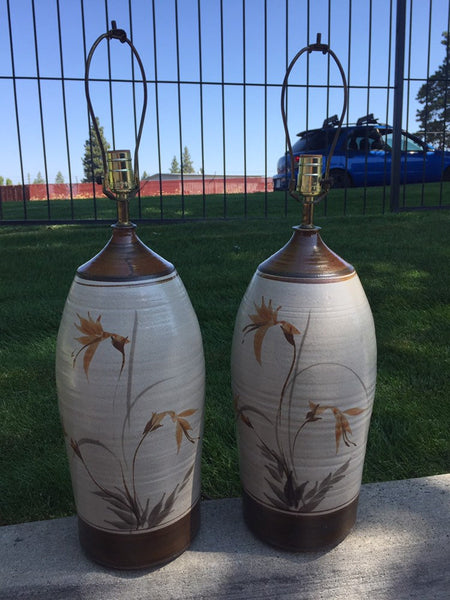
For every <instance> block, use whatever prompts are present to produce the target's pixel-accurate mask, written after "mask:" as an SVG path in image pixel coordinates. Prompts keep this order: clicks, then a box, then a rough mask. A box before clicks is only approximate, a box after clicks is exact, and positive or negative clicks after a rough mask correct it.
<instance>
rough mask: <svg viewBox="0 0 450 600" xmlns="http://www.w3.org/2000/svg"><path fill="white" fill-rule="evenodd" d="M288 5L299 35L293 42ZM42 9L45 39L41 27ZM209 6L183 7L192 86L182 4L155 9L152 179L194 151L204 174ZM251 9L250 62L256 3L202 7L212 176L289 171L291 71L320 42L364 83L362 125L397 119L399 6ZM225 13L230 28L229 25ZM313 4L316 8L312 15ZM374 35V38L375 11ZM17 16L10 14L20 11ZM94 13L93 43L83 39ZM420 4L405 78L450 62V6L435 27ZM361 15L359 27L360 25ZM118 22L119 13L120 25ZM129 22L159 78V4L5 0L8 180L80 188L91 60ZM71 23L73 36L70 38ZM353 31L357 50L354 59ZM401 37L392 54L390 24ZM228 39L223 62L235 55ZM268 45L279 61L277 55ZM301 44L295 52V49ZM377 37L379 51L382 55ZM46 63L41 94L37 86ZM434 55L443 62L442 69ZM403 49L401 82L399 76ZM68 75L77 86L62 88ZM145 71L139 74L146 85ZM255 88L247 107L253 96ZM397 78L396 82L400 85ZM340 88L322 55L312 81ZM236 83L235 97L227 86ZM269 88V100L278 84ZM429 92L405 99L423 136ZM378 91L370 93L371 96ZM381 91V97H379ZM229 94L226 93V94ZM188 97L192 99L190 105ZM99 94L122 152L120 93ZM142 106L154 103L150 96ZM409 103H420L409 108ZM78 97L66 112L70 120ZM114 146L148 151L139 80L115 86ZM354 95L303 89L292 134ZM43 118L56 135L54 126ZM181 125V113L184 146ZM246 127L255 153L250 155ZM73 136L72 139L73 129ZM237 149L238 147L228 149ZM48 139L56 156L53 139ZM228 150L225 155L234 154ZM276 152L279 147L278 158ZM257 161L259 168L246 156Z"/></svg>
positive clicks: (297, 95)
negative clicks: (285, 85)
mask: <svg viewBox="0 0 450 600" xmlns="http://www.w3.org/2000/svg"><path fill="white" fill-rule="evenodd" d="M286 4H287V7H288V15H287V16H288V31H287V38H286ZM33 5H34V12H35V22H36V40H35V35H34V28H33ZM198 5H199V3H198V0H178V2H177V9H178V12H177V17H178V28H179V30H178V31H179V39H178V55H179V75H180V79H181V80H182V81H183V82H186V83H183V84H182V85H181V86H180V87H179V88H178V86H177V84H176V80H177V77H178V64H177V43H176V30H175V6H176V4H175V0H154V8H155V28H156V46H157V75H158V80H159V81H160V83H159V84H158V100H159V102H158V109H159V130H160V158H159V155H158V138H157V129H156V98H155V85H154V84H153V83H149V86H148V92H149V103H148V110H147V117H146V122H145V127H144V135H143V138H142V143H141V151H140V168H141V173H142V172H143V171H144V170H145V171H146V172H147V173H148V174H153V173H156V172H158V171H159V160H160V163H161V171H162V172H167V171H168V170H169V167H170V163H171V160H172V157H173V156H174V155H177V156H178V157H179V153H180V143H181V145H182V146H188V148H189V151H190V154H191V158H192V159H193V162H194V167H195V169H196V170H199V169H200V167H202V148H201V114H200V87H199V85H198V81H199V79H200V61H199V43H198V39H199V22H198ZM330 5H331V12H330V15H328V0H314V1H310V2H308V0H288V1H287V3H286V1H285V0H266V2H264V0H245V63H244V35H243V3H242V0H222V3H221V2H220V0H200V8H201V20H200V25H201V45H202V61H201V75H202V80H203V82H205V83H204V85H203V88H202V89H203V145H204V170H205V172H206V173H207V174H222V173H223V172H224V170H225V172H226V173H227V174H243V173H244V169H245V170H246V172H247V174H249V175H265V174H267V175H268V176H271V175H273V173H274V172H275V170H276V161H277V159H278V157H279V156H280V155H281V154H282V153H283V151H284V144H285V142H284V131H283V127H282V122H281V116H280V90H281V83H282V81H283V77H284V73H285V70H286V64H287V61H289V60H290V59H291V58H292V57H293V56H294V55H295V54H296V52H297V51H298V50H299V49H301V48H302V47H303V46H305V45H306V44H307V43H311V42H313V41H315V37H316V33H317V32H321V33H322V41H323V42H329V43H330V45H331V47H332V49H333V51H334V52H335V53H336V54H337V56H338V57H339V59H340V60H341V62H342V64H343V66H344V69H345V71H346V73H347V76H348V79H349V82H350V85H351V86H354V87H352V88H351V91H350V102H349V113H348V119H349V121H350V122H351V121H355V120H356V119H357V118H358V117H360V116H362V115H364V114H366V113H367V112H373V113H375V115H376V116H377V117H379V118H380V121H385V120H386V119H387V120H391V118H392V108H393V106H392V104H393V96H392V92H390V93H389V94H388V92H387V90H386V89H385V87H386V86H387V85H388V83H390V84H391V85H392V84H393V77H394V40H393V36H394V33H395V6H394V8H393V10H392V13H393V14H392V21H391V23H390V18H391V15H390V13H391V8H390V1H389V0H376V1H372V2H370V1H369V0H331V2H330ZM221 6H222V17H223V18H222V27H221ZM308 6H309V10H308ZM371 6H372V16H371V18H372V33H371V39H369V21H370V7H371ZM8 7H9V11H8ZM82 8H83V9H84V23H85V39H86V46H84V43H83V28H82V23H83V20H82ZM410 10H411V8H410V3H409V2H408V33H407V38H408V39H407V43H408V47H410V49H411V54H410V59H409V60H408V61H407V63H406V65H405V73H406V74H409V75H410V77H411V78H413V79H414V78H416V79H424V78H426V76H427V72H429V73H433V72H434V70H435V69H436V68H437V67H438V66H439V64H440V63H441V62H442V60H443V57H444V47H443V46H442V45H441V43H440V42H441V39H442V31H443V30H444V29H446V28H447V25H448V14H449V2H448V0H433V2H432V10H431V20H430V2H429V0H421V1H420V2H418V1H417V0H416V1H415V2H413V13H412V18H411V19H410ZM350 11H351V19H349V15H350ZM8 12H9V15H10V19H11V32H12V44H13V47H14V69H15V75H16V90H17V105H18V115H17V116H16V111H15V106H14V95H13V83H12V74H13V69H12V59H11V49H10V43H11V40H10V32H9V25H8ZM106 12H107V13H108V15H106ZM107 16H108V20H109V23H110V22H111V20H113V19H114V20H116V21H117V24H118V27H121V28H124V29H125V30H126V31H127V33H128V35H129V36H130V35H131V31H132V34H133V41H134V44H135V46H136V47H137V50H138V52H139V53H140V55H141V58H142V60H143V63H144V67H145V70H146V77H147V79H148V80H150V81H151V82H153V81H154V79H155V56H154V50H153V48H154V36H153V15H152V0H133V2H132V6H131V23H130V10H129V4H128V2H126V1H125V0H106V1H105V0H84V1H83V0H34V3H33V1H32V0H9V1H8V0H0V112H1V122H2V128H3V136H2V138H3V143H2V152H1V167H0V175H2V176H3V177H5V178H6V177H9V178H10V179H12V181H13V183H21V181H22V173H23V178H24V182H25V183H27V182H28V177H30V179H31V181H32V180H33V179H34V178H35V177H36V174H37V172H38V171H40V172H41V174H42V175H43V176H45V173H46V171H47V176H48V180H49V182H50V183H51V182H53V181H54V179H55V176H56V173H57V172H58V171H61V172H62V173H63V175H64V178H65V180H66V181H68V180H69V171H70V174H71V177H72V181H73V182H76V181H80V180H81V179H82V178H83V169H82V164H81V157H82V156H83V147H84V142H85V140H86V138H87V137H88V119H87V109H86V101H85V95H84V82H83V81H82V79H83V77H84V64H85V63H84V61H85V52H86V51H88V50H89V48H90V46H91V45H92V43H93V42H94V40H95V39H96V38H97V37H98V36H99V35H101V34H102V33H104V32H105V31H106V28H107V18H106V17H107ZM58 18H59V21H60V25H61V29H60V31H61V35H60V36H59V31H58ZM349 23H350V27H351V31H350V38H351V50H350V53H349V44H348V42H349ZM390 27H391V45H392V46H391V48H389V35H390V34H389V28H390ZM222 30H223V61H222V56H221V47H222V37H221V31H222ZM265 39H266V41H267V52H266V51H265ZM286 39H287V43H286ZM369 41H370V45H369ZM35 45H36V47H37V56H38V62H39V75H40V77H41V80H40V94H41V106H42V108H41V107H40V101H39V88H38V84H37V82H36V80H35V79H33V78H35V77H36V76H37V61H36V52H35ZM428 47H429V48H430V58H429V60H428ZM106 48H107V45H106V42H103V43H102V45H101V46H100V47H99V49H98V50H97V52H96V54H95V56H94V61H93V63H92V67H91V78H94V79H95V78H107V77H108V63H107V50H106ZM389 51H390V58H391V64H390V73H389ZM306 64H307V62H306V59H305V57H302V58H301V59H300V62H299V63H298V66H296V67H295V69H294V71H293V72H292V75H291V78H290V83H292V84H305V83H306V80H307V67H306ZM62 72H63V73H64V77H65V78H66V81H65V83H64V96H65V97H64V96H63V87H62V84H61V80H60V78H61V76H62ZM138 74H139V70H138V68H137V65H136V75H138ZM111 75H112V77H113V78H117V79H127V78H130V77H131V60H130V54H129V51H128V48H127V46H125V45H122V44H120V43H119V42H117V41H113V42H112V43H111ZM244 75H245V81H246V83H247V86H246V107H245V111H244V105H243V86H242V83H243V82H244ZM388 76H389V79H388ZM328 77H329V81H330V84H331V85H336V84H339V83H340V77H339V75H338V73H337V71H336V69H335V68H334V67H333V66H332V67H331V70H330V72H329V73H328V67H327V60H326V58H324V57H323V56H322V55H319V54H314V55H311V57H310V62H309V82H310V84H312V85H314V84H316V85H324V84H326V83H327V80H328ZM223 82H224V83H225V85H224V87H223V88H222V83H223ZM264 83H267V84H268V87H267V91H266V92H265V89H264V85H261V84H264ZM421 83H422V82H420V81H418V82H411V83H410V84H409V86H406V88H405V90H406V92H408V87H409V96H408V95H407V96H406V97H405V112H404V122H403V127H405V128H406V127H407V128H408V129H409V130H410V131H416V130H417V129H418V125H417V123H416V120H415V112H416V109H417V103H416V102H415V96H416V93H417V89H418V88H419V86H420V85H421ZM368 84H370V86H375V87H372V88H371V90H370V93H369V94H368V92H367V89H364V88H365V86H367V85H368ZM376 86H378V88H377V87H376ZM222 89H223V96H222ZM178 92H179V93H180V96H178ZM91 94H92V100H93V105H94V109H95V112H96V114H97V115H98V116H99V118H100V122H101V124H102V125H103V126H104V129H105V135H106V138H107V139H108V141H109V142H110V143H112V142H113V134H112V125H111V102H110V96H109V85H108V83H106V82H92V84H91ZM136 98H137V108H138V111H139V110H140V106H141V104H140V100H141V99H142V91H141V86H139V85H137V86H136ZM408 98H409V101H408ZM64 101H65V114H66V119H65V118H64ZM112 106H113V121H114V142H115V147H116V148H130V149H132V150H133V148H134V121H133V95H132V86H131V84H130V83H124V82H118V83H114V84H113V85H112ZM341 106H342V92H341V91H340V90H339V89H334V88H332V89H331V90H330V92H329V94H328V95H327V92H326V90H325V89H318V88H317V89H314V88H311V89H310V92H309V95H308V97H307V95H306V92H305V90H304V89H300V88H297V89H293V90H291V91H290V92H289V126H290V131H291V134H292V135H293V136H295V134H296V133H297V132H298V131H301V130H303V129H305V128H306V127H308V126H310V127H314V126H319V125H320V124H321V123H322V121H323V119H324V118H325V117H326V116H328V115H331V114H334V113H336V112H340V110H341ZM41 110H42V115H43V125H42V126H41ZM179 115H181V123H182V125H181V142H180V127H179ZM17 119H18V122H19V127H20V143H21V148H22V165H21V163H20V159H19V140H18V132H17ZM244 123H245V132H246V137H245V142H246V143H245V148H244ZM66 127H67V133H66ZM224 139H225V143H224ZM43 142H45V156H44V143H43ZM224 146H225V156H224V154H223V148H224ZM266 147H267V150H266V149H265V148H266ZM244 159H245V160H244Z"/></svg>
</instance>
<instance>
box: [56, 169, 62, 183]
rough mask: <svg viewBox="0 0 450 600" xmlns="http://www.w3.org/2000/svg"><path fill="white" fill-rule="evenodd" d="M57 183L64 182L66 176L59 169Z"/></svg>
mask: <svg viewBox="0 0 450 600" xmlns="http://www.w3.org/2000/svg"><path fill="white" fill-rule="evenodd" d="M55 183H64V177H63V174H62V173H61V171H58V172H57V173H56V177H55Z"/></svg>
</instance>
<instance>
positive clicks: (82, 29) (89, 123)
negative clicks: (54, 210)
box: [80, 0, 98, 221]
mask: <svg viewBox="0 0 450 600" xmlns="http://www.w3.org/2000/svg"><path fill="white" fill-rule="evenodd" d="M80 6H81V31H82V35H83V56H84V64H86V60H87V42H86V22H85V17H84V2H83V0H80ZM86 115H87V126H88V132H89V134H88V135H89V137H88V141H89V152H90V155H91V164H93V152H92V138H91V117H90V115H89V110H88V108H87V106H86ZM85 175H86V178H87V173H85ZM92 199H93V207H94V221H97V219H98V213H97V194H96V191H95V177H94V170H93V169H92Z"/></svg>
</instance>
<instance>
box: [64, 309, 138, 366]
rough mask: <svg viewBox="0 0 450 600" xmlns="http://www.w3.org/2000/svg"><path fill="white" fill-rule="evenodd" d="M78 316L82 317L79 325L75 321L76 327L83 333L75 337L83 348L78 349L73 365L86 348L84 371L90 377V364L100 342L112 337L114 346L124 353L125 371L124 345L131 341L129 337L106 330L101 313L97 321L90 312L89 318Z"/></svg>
mask: <svg viewBox="0 0 450 600" xmlns="http://www.w3.org/2000/svg"><path fill="white" fill-rule="evenodd" d="M77 317H78V318H79V319H80V324H79V325H77V324H76V323H75V327H76V328H77V329H78V331H80V332H81V333H82V334H83V335H82V336H80V337H77V338H75V339H76V340H77V342H79V343H80V344H82V348H80V350H78V352H77V353H76V354H75V356H74V359H73V366H75V363H76V361H77V358H78V356H79V354H81V352H83V350H85V353H84V357H83V367H84V372H85V373H86V377H89V366H90V364H91V361H92V359H93V358H94V354H95V352H96V350H97V348H98V346H99V344H100V343H101V342H103V341H104V340H107V339H110V340H111V343H112V345H113V347H114V348H116V350H118V351H119V352H120V353H121V354H122V366H121V369H120V374H121V373H122V371H123V368H124V366H125V350H124V346H125V344H128V342H129V339H128V337H123V336H121V335H118V334H117V333H109V332H108V331H104V329H103V327H102V324H101V322H100V321H101V318H102V316H101V315H99V316H98V317H97V320H95V321H94V319H93V318H92V317H91V315H90V313H89V312H88V318H87V319H85V318H84V317H82V316H81V315H79V314H77Z"/></svg>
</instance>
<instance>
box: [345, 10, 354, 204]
mask: <svg viewBox="0 0 450 600" xmlns="http://www.w3.org/2000/svg"><path fill="white" fill-rule="evenodd" d="M352 8H353V5H352V0H348V58H347V85H348V98H347V116H346V121H347V125H348V115H349V112H350V102H351V94H350V90H351V81H352V79H351V76H352V72H351V68H350V67H351V61H352V58H351V55H352V53H351V49H352V15H353V11H352ZM347 161H348V154H347V151H346V156H345V168H346V169H347ZM347 200H348V189H347V186H345V188H344V215H346V214H347Z"/></svg>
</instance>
